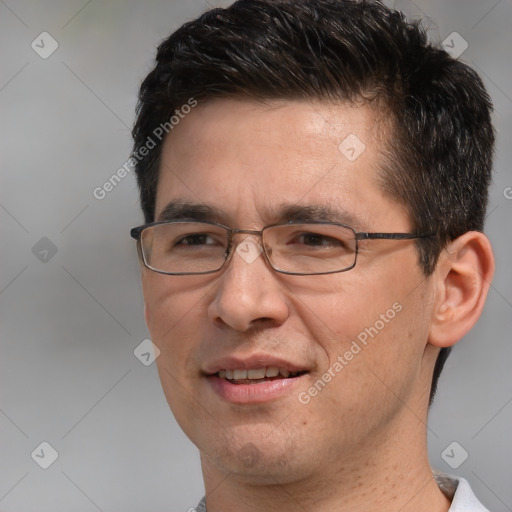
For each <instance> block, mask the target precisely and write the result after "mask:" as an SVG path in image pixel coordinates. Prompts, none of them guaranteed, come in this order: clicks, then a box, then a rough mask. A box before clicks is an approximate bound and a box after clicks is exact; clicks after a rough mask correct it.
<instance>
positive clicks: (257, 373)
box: [247, 368, 266, 379]
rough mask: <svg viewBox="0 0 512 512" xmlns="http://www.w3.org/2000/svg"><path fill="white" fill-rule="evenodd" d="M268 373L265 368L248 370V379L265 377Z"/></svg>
mask: <svg viewBox="0 0 512 512" xmlns="http://www.w3.org/2000/svg"><path fill="white" fill-rule="evenodd" d="M265 374H266V370H265V368H258V369H255V370H247V378H248V379H264V378H265Z"/></svg>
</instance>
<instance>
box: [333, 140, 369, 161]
mask: <svg viewBox="0 0 512 512" xmlns="http://www.w3.org/2000/svg"><path fill="white" fill-rule="evenodd" d="M338 149H339V150H340V153H341V154H342V155H343V156H344V157H345V158H346V159H347V160H349V161H350V162H354V161H355V160H357V159H358V158H359V157H360V156H361V155H362V154H363V152H364V150H365V149H366V146H365V145H364V143H363V141H362V140H361V139H360V138H359V137H358V136H357V135H356V134H355V133H351V134H350V135H349V136H348V137H346V138H345V139H343V141H342V142H341V143H340V145H339V146H338Z"/></svg>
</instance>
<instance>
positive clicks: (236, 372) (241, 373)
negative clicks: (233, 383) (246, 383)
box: [233, 370, 247, 380]
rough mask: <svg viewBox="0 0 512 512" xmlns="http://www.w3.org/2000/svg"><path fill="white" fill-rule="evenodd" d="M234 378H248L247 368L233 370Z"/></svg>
mask: <svg viewBox="0 0 512 512" xmlns="http://www.w3.org/2000/svg"><path fill="white" fill-rule="evenodd" d="M233 379H235V380H238V379H247V370H233Z"/></svg>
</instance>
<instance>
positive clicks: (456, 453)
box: [441, 441, 469, 469]
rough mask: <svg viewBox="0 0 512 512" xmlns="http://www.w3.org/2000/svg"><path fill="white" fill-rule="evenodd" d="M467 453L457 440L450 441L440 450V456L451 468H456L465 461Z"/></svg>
mask: <svg viewBox="0 0 512 512" xmlns="http://www.w3.org/2000/svg"><path fill="white" fill-rule="evenodd" d="M468 457H469V453H468V452H467V451H466V450H465V449H464V447H463V446H462V445H460V444H459V443H457V441H452V442H451V443H450V444H449V445H448V446H447V447H446V448H445V449H444V450H443V451H442V452H441V458H442V459H443V460H444V461H445V462H446V464H448V466H450V467H451V468H452V469H457V468H458V467H459V466H461V465H462V464H464V462H466V459H467V458H468Z"/></svg>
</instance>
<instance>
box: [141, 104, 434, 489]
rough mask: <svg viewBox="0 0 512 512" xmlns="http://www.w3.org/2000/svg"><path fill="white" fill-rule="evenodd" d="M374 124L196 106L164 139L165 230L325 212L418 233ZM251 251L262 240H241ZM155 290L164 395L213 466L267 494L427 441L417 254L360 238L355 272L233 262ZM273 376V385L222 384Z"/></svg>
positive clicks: (152, 322)
mask: <svg viewBox="0 0 512 512" xmlns="http://www.w3.org/2000/svg"><path fill="white" fill-rule="evenodd" d="M375 117H376V114H375V112H373V111H372V110H371V109H370V108H369V107H349V106H343V105H338V106H332V105H331V106H328V105H326V104H323V103H314V104H308V103H306V102H291V101H289V102H288V101H286V102H285V101H283V102H274V103H272V104H267V105H261V104H256V103H252V102H249V101H241V100H235V99H223V100H216V101H212V102H209V103H206V104H205V105H200V106H198V107H196V108H195V109H193V110H192V112H191V113H190V114H188V115H187V116H186V117H185V118H184V119H183V120H181V121H180V124H179V125H178V126H176V127H175V128H174V130H173V131H172V132H171V133H170V135H169V136H168V138H167V140H166V142H165V145H164V149H163V153H162V167H161V172H160V178H159V184H158V191H157V198H156V220H161V214H162V212H163V210H164V209H165V208H166V206H168V205H169V203H176V204H183V203H184V202H186V203H192V204H199V205H208V206H210V207H211V208H212V209H214V210H215V211H216V212H217V214H216V216H215V217H214V218H206V219H205V220H212V221H216V222H220V223H222V224H225V225H228V226H230V227H233V228H240V229H248V230H260V229H262V228H263V227H264V226H267V225H270V224H274V223H278V222H281V221H283V218H284V217H283V215H284V214H283V212H284V211H285V210H287V209H289V208H290V207H296V209H298V210H299V211H300V209H301V208H303V207H304V208H305V207H315V208H323V209H324V210H330V211H332V212H333V214H332V216H329V217H328V218H322V219H319V220H324V221H330V220H332V221H340V219H341V220H343V219H346V223H351V225H353V227H355V228H356V230H357V231H377V232H408V231H409V230H410V228H411V226H410V224H409V221H408V218H407V215H406V213H405V211H404V209H403V208H402V207H401V206H400V205H398V204H396V203H394V202H393V201H391V200H390V199H388V198H387V197H385V196H384V195H383V193H382V191H381V190H380V188H379V186H378V181H377V173H378V168H379V165H380V151H381V149H382V148H381V146H380V145H379V143H378V142H377V139H378V135H379V134H378V130H380V129H382V126H380V127H379V128H376V127H375ZM351 134H352V135H351ZM349 135H351V138H349V139H348V141H346V142H345V143H343V141H344V140H345V139H347V137H348V136H349ZM354 136H357V139H359V142H358V140H357V139H356V138H355V137H354ZM342 143H343V144H342ZM361 143H362V144H364V145H365V148H364V150H363V151H362V153H361V154H360V155H359V156H358V157H357V158H356V159H354V158H353V157H354V155H355V154H357V152H359V151H361V149H362V148H363V146H362V145H361ZM340 144H341V146H340ZM351 148H354V151H352V150H351ZM310 210H311V208H310ZM299 217H300V216H299ZM247 239H249V240H251V243H252V242H258V239H257V238H254V237H252V236H251V235H236V236H235V243H236V244H241V243H242V242H243V241H244V240H247ZM249 245H251V244H249ZM246 248H247V247H246ZM249 250H251V251H252V250H254V246H252V247H249ZM255 254H256V253H255ZM143 289H144V297H145V304H146V319H147V324H148V327H149V330H150V333H151V336H152V339H153V342H154V343H155V344H156V345H157V346H158V347H159V348H160V350H161V355H160V357H159V358H158V359H157V365H158V370H159V374H160V378H161V382H162V386H163V390H164V393H165V395H166V398H167V400H168V402H169V404H170V406H171V409H172V411H173V413H174V415H175V417H176V419H177V421H178V422H179V424H180V426H181V427H182V429H183V430H184V432H185V433H186V434H187V435H188V436H189V437H190V439H191V440H192V441H193V442H194V443H195V444H196V445H197V446H198V448H199V449H200V451H201V453H202V456H203V463H204V462H205V461H206V463H207V464H211V465H212V467H213V466H215V467H217V469H219V468H220V469H221V470H223V471H226V472H228V471H229V472H233V473H235V474H238V475H246V476H247V477H248V478H251V479H259V481H262V482H263V481H270V482H285V481H287V480H293V479H296V478H301V477H306V476H308V475H310V474H312V473H314V472H318V471H319V468H322V467H329V468H331V469H332V467H333V466H336V467H337V468H338V470H339V471H343V470H344V469H345V470H348V469H347V468H349V467H350V465H351V464H354V463H355V462H356V461H357V459H358V457H360V458H361V459H363V454H365V460H367V459H368V457H367V455H368V453H369V452H368V451H369V450H372V449H374V447H375V446H382V445H383V443H385V442H387V441H386V440H388V439H390V438H393V437H396V436H397V435H398V434H399V433H402V434H403V435H415V434H405V432H406V431H407V432H415V431H416V430H417V427H418V426H419V425H420V423H421V418H423V417H424V412H425V408H426V404H427V401H428V391H429V383H430V371H429V369H428V368H427V369H425V362H424V360H425V357H424V353H425V349H426V346H427V347H428V345H426V341H427V337H428V328H429V311H430V309H429V308H430V303H431V297H432V285H431V283H430V280H428V279H425V277H424V276H423V274H422V272H421V270H420V268H419V265H418V255H417V251H416V249H415V246H414V241H392V240H371V241H361V242H360V243H359V253H358V257H357V265H356V266H355V268H353V269H352V270H350V271H347V272H341V273H335V274H329V275H314V276H311V275H308V276H294V275H284V274H280V273H277V272H275V271H274V270H272V269H271V267H270V266H269V265H268V263H267V262H266V260H265V259H264V257H263V256H262V255H260V256H258V257H256V259H252V258H247V257H244V254H243V252H242V251H239V252H237V251H235V253H234V254H233V257H232V259H231V261H230V262H229V264H228V265H227V266H225V268H223V269H222V270H221V271H220V272H217V273H214V274H210V275H199V276H197V275H196V276H167V275H161V274H157V273H155V272H152V271H149V270H148V269H144V270H143ZM275 368H277V369H279V370H280V373H279V375H277V376H275V375H274V374H275V373H276V370H275ZM262 369H265V371H266V372H268V374H269V375H270V376H271V377H265V378H264V379H261V378H257V379H254V380H249V379H248V378H246V379H243V378H242V379H241V380H238V381H236V380H233V379H228V378H226V377H224V376H225V375H226V370H228V372H227V376H228V377H229V376H230V375H231V374H230V372H229V370H231V371H232V372H233V374H232V375H231V376H232V377H235V378H236V377H237V376H238V377H244V376H245V374H244V373H243V371H244V370H252V373H251V375H252V376H256V377H258V376H261V374H262V373H261V372H262ZM269 369H270V370H269ZM237 370H238V372H237ZM219 371H220V373H219ZM287 372H299V373H298V374H297V375H295V376H294V374H293V373H291V375H288V377H286V374H287ZM265 375H266V373H265ZM315 390H316V391H315ZM411 425H412V428H411ZM402 434H400V435H402ZM402 441H403V438H402Z"/></svg>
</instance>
